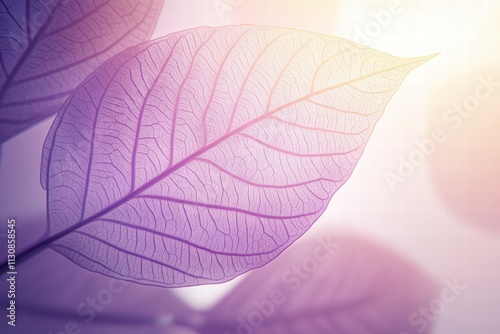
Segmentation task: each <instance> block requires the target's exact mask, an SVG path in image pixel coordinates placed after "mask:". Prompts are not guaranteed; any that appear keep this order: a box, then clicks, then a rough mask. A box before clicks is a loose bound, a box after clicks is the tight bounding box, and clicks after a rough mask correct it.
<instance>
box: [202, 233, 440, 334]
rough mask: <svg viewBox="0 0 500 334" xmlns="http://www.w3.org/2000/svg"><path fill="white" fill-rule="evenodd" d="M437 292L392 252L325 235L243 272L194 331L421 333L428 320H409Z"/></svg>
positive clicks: (345, 237)
mask: <svg viewBox="0 0 500 334" xmlns="http://www.w3.org/2000/svg"><path fill="white" fill-rule="evenodd" d="M437 293H438V285H437V284H436V283H435V282H433V280H431V279H430V278H429V277H428V276H427V275H426V274H424V273H423V272H422V271H421V270H419V269H418V268H416V267H415V266H414V265H413V264H412V263H410V262H408V260H405V259H404V258H402V257H400V256H399V255H397V254H395V253H394V252H393V251H391V250H388V249H386V248H385V247H381V246H379V245H377V244H375V243H373V242H371V241H369V240H365V239H364V238H363V237H360V236H353V235H335V236H332V235H327V236H325V237H322V238H320V239H318V240H308V241H307V242H303V243H302V242H299V243H297V244H296V245H294V246H292V247H290V248H289V249H288V250H287V251H286V252H284V253H283V254H282V255H281V256H280V257H279V258H278V259H276V260H275V261H273V262H272V263H271V264H269V265H268V266H266V267H264V268H261V269H258V270H256V271H254V272H252V273H251V274H250V275H248V276H247V277H246V278H245V279H244V280H243V282H241V284H240V285H238V287H236V289H235V290H234V291H233V292H232V293H231V294H229V295H228V296H227V297H225V298H224V299H223V300H222V301H221V302H220V303H219V304H218V305H216V306H215V307H214V308H213V309H212V310H210V311H209V312H207V314H206V319H207V321H208V323H206V325H205V326H204V327H203V328H202V329H200V332H201V333H202V334H215V333H221V334H223V333H226V334H227V333H231V334H233V333H234V334H235V333H245V334H251V333H253V334H278V333H296V334H323V333H324V334H331V333H349V334H351V333H356V334H376V333H380V334H382V333H383V334H400V333H406V331H408V332H409V333H417V330H418V333H429V332H430V328H431V326H430V324H428V327H427V329H426V330H421V328H422V327H420V323H419V326H418V327H412V326H411V325H410V323H409V319H410V317H411V316H412V314H414V313H415V312H417V311H418V310H419V308H421V307H428V306H429V303H430V302H431V301H432V300H433V299H434V298H436V297H437ZM414 320H415V319H414ZM418 320H420V319H418Z"/></svg>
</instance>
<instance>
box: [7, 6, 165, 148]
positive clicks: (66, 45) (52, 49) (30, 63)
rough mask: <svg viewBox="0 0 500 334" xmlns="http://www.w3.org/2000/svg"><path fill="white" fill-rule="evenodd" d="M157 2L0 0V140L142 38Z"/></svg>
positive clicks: (53, 108) (54, 106)
mask: <svg viewBox="0 0 500 334" xmlns="http://www.w3.org/2000/svg"><path fill="white" fill-rule="evenodd" d="M161 5H162V0H84V1H81V0H44V1H41V0H36V1H35V0H33V1H29V0H19V1H6V0H1V1H0V23H1V27H0V65H1V66H0V110H1V111H0V142H4V141H6V140H7V139H9V138H10V137H12V136H14V135H16V134H17V133H19V132H20V131H22V130H24V129H26V128H28V127H29V126H31V125H33V124H35V123H37V122H38V121H40V120H42V119H44V118H45V117H47V116H50V115H52V114H54V113H56V112H57V111H59V109H60V107H61V106H62V104H63V103H64V101H65V100H66V99H67V98H68V96H69V95H70V94H71V92H72V91H73V89H74V88H76V87H77V86H78V85H79V84H80V83H81V82H82V81H83V80H84V79H85V78H86V77H87V75H89V74H90V73H91V72H92V71H93V70H94V69H96V68H97V67H98V66H99V65H101V64H102V63H103V62H104V61H106V60H108V59H109V58H110V57H111V56H113V55H115V54H117V53H119V52H121V51H123V50H124V49H126V48H128V47H130V46H132V45H135V44H137V43H140V42H142V41H145V40H147V39H148V38H149V37H150V35H151V33H152V31H153V29H154V27H155V25H156V19H157V18H158V15H159V12H160V10H161Z"/></svg>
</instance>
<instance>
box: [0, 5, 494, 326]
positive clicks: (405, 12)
mask: <svg viewBox="0 0 500 334" xmlns="http://www.w3.org/2000/svg"><path fill="white" fill-rule="evenodd" d="M222 1H223V0H222ZM214 3H215V1H212V0H187V1H175V2H174V1H168V0H166V1H165V5H164V7H163V12H162V13H161V15H160V19H159V23H158V26H157V28H156V31H155V33H154V34H153V36H152V38H156V37H160V36H163V35H165V34H168V33H171V32H175V31H179V30H183V29H188V28H191V27H195V26H202V25H210V26H218V25H226V24H242V23H252V24H264V25H278V26H284V27H293V28H299V29H304V30H310V31H314V32H319V33H324V34H330V35H336V36H340V37H343V38H346V39H349V40H353V41H358V42H362V43H363V44H366V45H368V46H370V47H373V48H376V49H379V50H381V51H384V52H388V53H391V54H394V55H396V56H402V57H414V56H423V55H427V54H432V53H436V52H440V54H439V56H438V57H436V58H435V59H433V60H432V61H431V62H429V63H427V64H425V65H424V66H422V67H420V68H418V69H417V70H415V71H413V72H412V73H411V74H410V75H409V76H408V77H407V79H406V80H405V81H404V83H403V85H402V86H401V88H400V90H399V91H398V92H397V93H396V95H395V97H394V98H393V100H392V101H391V102H390V103H389V105H388V107H387V109H386V112H385V114H384V115H383V117H382V120H381V122H379V123H378V125H377V127H376V128H375V131H374V133H373V135H372V137H371V139H370V141H369V143H368V145H367V148H366V150H365V153H364V155H363V157H362V159H361V160H360V162H359V164H358V166H357V168H356V169H355V172H354V173H353V175H352V177H351V179H350V180H349V181H348V182H347V184H346V185H345V186H344V187H343V188H342V189H341V190H339V191H338V193H337V194H336V195H335V196H334V198H333V200H332V202H331V203H330V206H329V208H328V209H327V211H326V212H325V214H324V215H323V216H322V218H321V219H320V220H318V221H317V222H316V223H315V225H314V226H313V228H312V229H311V230H310V231H309V232H308V233H307V234H306V235H305V236H304V238H315V237H317V236H319V235H322V234H324V233H325V231H331V230H342V231H350V232H354V233H360V234H362V235H365V236H368V237H370V238H371V239H374V240H379V241H380V242H381V243H383V244H387V245H389V246H390V247H392V248H393V249H396V250H397V251H398V252H399V253H400V254H402V255H404V256H405V257H407V258H409V259H411V260H412V261H414V262H415V263H416V264H417V265H418V266H420V267H422V268H423V269H424V270H426V271H427V272H428V273H429V275H431V276H432V277H433V278H435V279H436V280H437V281H438V282H442V281H444V280H445V279H451V280H453V279H458V280H459V281H460V282H461V283H463V284H466V285H467V287H468V288H467V290H466V291H465V292H464V293H463V294H462V295H461V296H460V297H459V298H458V299H457V300H456V301H455V302H454V303H453V304H451V305H448V306H447V308H446V310H445V312H444V313H443V314H442V315H441V316H440V317H439V319H438V320H437V321H436V323H435V333H437V334H450V333H455V334H462V333H463V334H466V333H482V334H489V333H491V334H493V333H500V317H499V316H498V311H499V310H500V266H499V262H500V261H499V259H500V242H499V241H500V209H499V208H500V176H499V174H498V171H499V170H500V131H499V129H500V111H499V107H500V84H499V85H498V87H496V90H495V91H494V92H492V93H491V96H490V97H489V98H487V99H485V100H483V101H480V104H479V105H478V106H477V108H474V111H472V112H471V115H470V117H468V118H465V119H463V122H462V123H461V125H460V126H458V127H457V128H456V129H454V128H452V126H451V125H452V124H453V123H451V122H448V121H446V120H445V119H444V115H445V114H446V113H447V112H448V110H449V109H450V108H453V107H454V105H455V104H462V103H464V101H465V100H467V98H469V97H470V96H473V95H474V92H475V89H476V87H477V86H478V85H479V84H480V81H479V80H478V77H479V76H483V77H484V78H488V77H489V76H492V78H493V80H494V81H495V82H499V83H500V57H498V55H499V51H500V35H499V34H498V31H500V1H496V0H420V1H416V0H401V1H399V3H400V13H399V14H395V15H392V16H391V19H390V22H388V23H387V24H386V25H384V26H383V25H381V24H378V27H380V29H375V30H373V29H372V28H373V27H374V26H375V24H374V22H375V23H376V22H377V20H376V19H375V17H374V16H373V13H379V12H380V11H381V10H387V8H388V4H389V3H391V1H383V0H349V1H348V0H308V1H305V0H300V1H289V0H288V1H285V0H241V1H233V2H232V3H233V4H234V7H233V8H232V10H231V11H228V12H226V13H224V15H223V16H221V15H219V14H220V13H218V12H217V11H216V10H215V8H214ZM370 29H372V30H370ZM359 31H365V33H366V32H367V31H368V32H369V34H370V35H369V36H368V37H369V38H368V39H366V38H362V40H360V38H361V37H360V35H359ZM51 121H52V119H50V120H46V121H44V122H42V123H41V124H39V125H37V126H36V127H34V128H31V129H30V130H28V131H26V132H24V133H23V134H21V135H19V136H17V137H15V138H13V139H11V140H10V141H8V142H7V143H5V144H4V145H3V147H2V152H1V154H2V159H1V165H0V203H1V205H0V217H16V218H17V220H18V222H19V224H20V225H19V228H18V232H17V234H18V238H21V242H23V243H26V244H28V243H29V242H31V241H32V240H34V239H36V237H37V236H39V235H40V234H41V233H43V231H44V228H45V224H44V223H45V193H44V191H43V190H42V189H41V187H40V185H39V166H40V156H41V147H42V145H43V141H44V138H45V135H46V133H47V131H48V128H49V127H50V123H51ZM436 128H442V129H444V130H445V132H446V134H447V138H448V139H447V140H446V142H445V143H442V144H438V145H436V149H435V151H434V152H433V153H432V154H430V155H429V156H426V157H425V159H424V160H423V161H422V164H421V165H419V166H417V167H415V170H414V172H413V173H412V175H411V176H409V177H406V178H404V181H403V182H401V183H398V184H397V185H396V186H395V189H393V188H391V187H390V186H389V184H388V182H387V180H386V175H387V173H388V172H397V169H398V166H399V164H400V159H401V158H404V159H408V158H409V157H410V156H411V155H412V154H414V152H415V150H418V146H417V145H416V143H415V141H417V140H423V139H425V138H429V137H430V133H431V132H432V131H433V130H434V129H436ZM21 151H22V154H19V152H21ZM2 219H3V218H2ZM23 222H32V223H31V224H30V225H29V226H28V225H27V224H25V225H23ZM2 232H3V231H2ZM0 237H3V238H4V237H5V235H0ZM2 242H4V239H2ZM240 281H241V278H238V279H236V280H233V281H231V282H229V283H226V284H222V285H217V286H201V287H195V288H184V289H176V290H174V292H175V293H176V294H177V295H178V296H179V297H180V298H181V299H184V300H186V302H187V303H189V304H190V305H191V306H192V307H194V308H197V309H200V310H201V309H205V308H208V307H210V306H211V305H214V304H215V303H216V302H217V301H218V300H219V299H220V298H222V297H223V296H224V295H225V294H227V293H228V292H229V291H230V290H231V289H232V288H233V287H234V286H236V285H237V284H238V283H239V282H240ZM423 306H425V305H423Z"/></svg>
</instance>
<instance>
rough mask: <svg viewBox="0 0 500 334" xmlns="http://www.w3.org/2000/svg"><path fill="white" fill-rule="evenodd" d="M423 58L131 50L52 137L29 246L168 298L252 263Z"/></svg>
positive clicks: (326, 44)
mask: <svg viewBox="0 0 500 334" xmlns="http://www.w3.org/2000/svg"><path fill="white" fill-rule="evenodd" d="M428 59H429V58H428V57H427V58H415V59H401V58H396V57H393V56H390V55H387V54H385V53H382V52H378V51H375V50H372V49H370V48H367V47H364V46H360V45H357V44H354V43H351V42H348V41H345V40H343V39H339V38H334V37H327V36H322V35H316V34H312V33H307V32H302V31H296V30H286V29H279V28H269V27H256V26H238V27H222V28H205V27H204V28H198V29H193V30H190V31H184V32H180V33H176V34H173V35H170V36H167V37H164V38H161V39H158V40H155V41H151V42H148V43H145V44H143V45H141V46H138V47H135V48H131V49H128V50H126V51H125V52H123V53H122V54H120V55H119V56H118V57H116V58H114V59H113V60H112V61H110V62H108V63H106V64H105V65H103V66H102V67H101V68H100V69H99V70H97V71H96V72H95V73H94V74H93V75H92V76H91V77H90V78H89V79H88V80H87V81H86V82H85V83H83V84H82V85H81V87H79V88H78V89H77V90H76V92H75V94H74V95H73V96H72V98H71V100H69V101H68V103H67V104H66V106H65V108H64V110H62V111H61V113H59V115H58V118H57V119H56V120H55V122H54V124H53V126H52V128H51V131H50V133H49V136H48V137H47V140H46V143H45V149H44V158H43V159H44V163H43V167H42V177H41V179H42V183H43V185H44V188H46V189H47V191H48V209H49V224H50V230H51V231H50V234H51V238H50V239H48V240H46V241H45V242H44V243H43V244H41V245H39V246H38V248H43V247H45V246H47V244H49V243H51V245H52V246H53V247H54V249H56V250H57V251H58V252H60V253H61V254H63V255H65V256H66V257H68V258H69V259H71V260H72V261H74V262H75V263H77V264H79V265H80V266H82V267H85V268H87V269H89V270H92V271H97V272H100V273H102V274H105V275H109V276H112V277H116V278H123V279H128V280H132V281H134V282H139V283H143V284H152V285H160V286H167V287H177V286H189V285H197V284H204V283H216V282H224V281H227V280H230V279H232V278H234V277H236V276H237V275H239V274H241V273H244V272H246V271H248V270H250V269H253V268H256V267H259V266H262V265H264V264H265V263H267V262H269V261H270V260H272V259H273V258H275V257H276V256H277V255H278V254H279V253H281V252H282V251H283V250H284V249H285V248H287V247H288V246H289V245H291V244H292V243H293V241H295V240H296V239H297V238H299V237H300V236H301V235H302V234H303V233H304V232H305V231H306V230H307V229H308V228H309V227H310V226H311V224H312V223H313V222H314V221H316V220H317V219H318V217H319V216H320V215H321V214H322V212H323V211H324V210H325V208H326V206H327V205H328V202H329V201H330V199H331V198H332V196H333V194H334V193H335V192H336V191H337V189H339V187H340V186H341V185H342V184H343V183H344V182H345V181H346V180H347V179H348V178H349V176H350V175H351V173H352V171H353V168H354V166H355V165H356V163H357V161H358V159H359V158H360V156H361V154H362V151H363V149H364V147H365V145H366V142H367V140H368V137H369V135H370V133H371V131H372V130H373V127H374V125H375V123H376V122H377V120H378V119H379V117H380V116H381V114H382V112H383V110H384V108H385V105H386V104H387V103H388V101H389V100H390V98H391V97H392V96H393V94H394V93H395V91H396V90H397V88H398V87H399V85H400V83H401V81H402V80H403V78H404V76H405V75H406V74H407V73H408V72H409V71H410V70H412V69H413V68H415V67H416V66H418V65H420V64H422V63H424V62H425V61H427V60H428ZM34 251H36V248H35V249H33V250H32V251H31V253H33V252H34Z"/></svg>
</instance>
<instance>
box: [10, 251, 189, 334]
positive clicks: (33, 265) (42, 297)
mask: <svg viewBox="0 0 500 334" xmlns="http://www.w3.org/2000/svg"><path fill="white" fill-rule="evenodd" d="M2 246H3V245H2ZM2 248H4V247H2ZM6 283H7V281H6V277H5V275H0V288H1V291H4V292H5V293H2V294H0V304H1V305H2V307H3V306H4V305H8V303H9V299H8V298H7V293H6V291H8V287H7V286H6ZM16 305H17V306H18V307H17V314H16V316H17V322H16V327H15V328H13V327H12V326H9V325H8V324H7V321H2V322H1V323H0V333H20V334H21V333H22V334H26V333H37V334H38V333H39V334H49V333H53V334H56V333H77V332H78V331H77V330H69V331H68V330H66V326H67V324H68V323H69V322H73V323H75V324H76V326H77V327H78V328H79V329H81V333H106V334H112V333H117V334H118V333H119V334H137V333H141V334H167V333H170V332H169V329H170V328H172V327H173V326H179V325H181V326H187V325H190V326H192V324H196V322H197V321H198V320H197V313H195V312H193V311H192V310H191V308H190V307H189V306H187V305H186V304H185V303H184V302H182V301H181V300H180V299H178V298H177V297H176V296H175V295H174V294H173V293H172V291H171V290H168V289H162V288H158V287H151V286H144V285H138V284H134V283H128V282H125V281H118V280H115V279H112V278H109V277H105V276H102V275H97V274H95V273H91V272H89V271H87V270H84V269H82V268H75V266H74V265H73V264H72V263H71V262H68V261H67V260H66V259H65V258H64V257H63V256H61V255H60V254H57V253H56V252H54V251H52V250H48V251H46V252H44V254H43V258H42V259H41V260H40V259H32V260H30V261H29V262H26V266H23V267H22V270H21V271H20V274H19V275H18V276H17V280H16Z"/></svg>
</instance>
